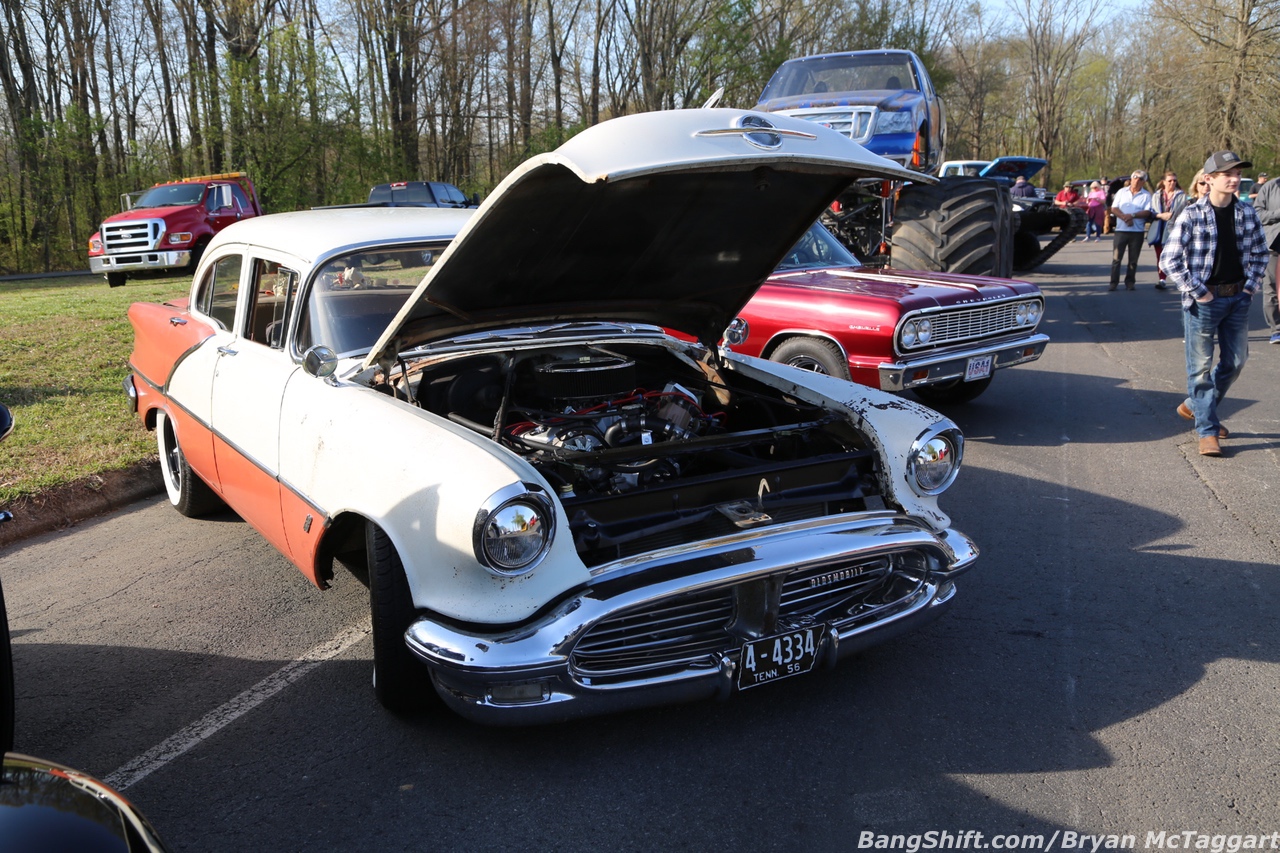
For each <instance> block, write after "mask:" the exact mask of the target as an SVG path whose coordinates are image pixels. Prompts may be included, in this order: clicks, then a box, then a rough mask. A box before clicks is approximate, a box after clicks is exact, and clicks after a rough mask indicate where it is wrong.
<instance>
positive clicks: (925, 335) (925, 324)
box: [917, 320, 933, 344]
mask: <svg viewBox="0 0 1280 853" xmlns="http://www.w3.org/2000/svg"><path fill="white" fill-rule="evenodd" d="M917 328H918V329H919V332H918V334H919V336H920V343H922V344H927V343H929V339H930V338H932V337H933V324H932V323H930V322H929V321H928V320H921V321H920V322H919V324H918V326H917Z"/></svg>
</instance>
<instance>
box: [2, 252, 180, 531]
mask: <svg viewBox="0 0 1280 853" xmlns="http://www.w3.org/2000/svg"><path fill="white" fill-rule="evenodd" d="M190 283H191V279H190V278H189V277H187V278H183V277H181V276H176V277H169V278H144V279H132V278H131V279H129V283H128V284H127V285H126V286H124V287H117V288H109V287H107V285H106V282H105V281H103V280H102V278H101V277H98V276H89V275H85V276H77V277H72V278H51V279H27V280H21V281H0V402H2V403H4V404H6V405H7V406H8V407H9V408H10V409H11V410H12V411H13V417H14V420H15V422H16V424H17V425H16V427H15V428H14V431H13V434H12V435H10V436H9V438H8V439H7V440H6V441H5V442H4V443H3V444H0V506H3V505H5V504H8V503H10V502H12V501H14V500H15V499H18V498H22V497H30V496H32V495H36V494H39V493H40V492H42V491H45V490H48V489H50V488H53V487H56V486H60V485H65V484H67V483H71V482H74V481H77V480H83V479H86V478H89V477H92V476H93V475H95V474H101V473H103V472H106V471H112V470H117V469H121V468H126V467H128V466H130V465H132V464H134V463H137V462H141V461H144V460H147V459H151V458H155V454H156V448H155V441H154V438H153V436H152V435H151V433H149V432H147V430H146V429H145V428H144V427H143V426H142V424H141V422H140V421H139V420H138V418H137V417H136V416H134V415H133V413H131V412H130V411H129V406H128V398H127V397H126V396H125V393H124V389H123V384H122V383H123V381H124V377H125V375H126V374H127V373H128V372H129V367H128V365H129V353H130V351H131V350H132V348H133V329H132V327H130V325H129V319H128V317H127V316H126V312H127V311H128V309H129V305H130V303H133V302H163V301H164V300H166V299H172V298H174V297H178V296H184V295H186V293H187V291H188V290H189V288H190Z"/></svg>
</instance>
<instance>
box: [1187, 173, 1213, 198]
mask: <svg viewBox="0 0 1280 853" xmlns="http://www.w3.org/2000/svg"><path fill="white" fill-rule="evenodd" d="M1208 191H1209V179H1208V178H1207V177H1205V174H1204V169H1199V170H1197V171H1196V176H1195V177H1194V178H1192V179H1191V189H1189V190H1187V204H1191V203H1192V202H1194V201H1198V200H1199V199H1200V196H1202V195H1204V194H1205V193H1207V192H1208Z"/></svg>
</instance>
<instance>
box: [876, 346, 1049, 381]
mask: <svg viewBox="0 0 1280 853" xmlns="http://www.w3.org/2000/svg"><path fill="white" fill-rule="evenodd" d="M1048 343H1049V336H1048V335H1042V334H1035V335H1030V336H1029V337H1025V338H1019V339H1018V340H1016V341H1002V342H1000V343H997V344H990V345H988V346H981V347H973V348H971V349H963V350H947V351H946V352H929V353H921V354H920V355H919V356H907V357H905V358H902V359H899V360H898V361H895V362H887V363H882V364H881V365H880V366H879V370H880V390H882V391H904V390H906V389H908V388H918V387H920V386H921V385H936V384H938V383H940V382H950V381H952V380H953V379H963V378H964V375H965V369H966V368H967V367H968V364H969V360H970V359H972V358H979V357H982V356H985V355H991V356H993V358H992V360H991V370H992V371H993V372H994V371H996V370H999V369H1001V368H1004V367H1013V366H1014V365H1015V364H1025V363H1026V362H1028V361H1035V360H1036V359H1037V358H1039V357H1040V356H1041V355H1043V354H1044V348H1045V346H1046V345H1047V344H1048Z"/></svg>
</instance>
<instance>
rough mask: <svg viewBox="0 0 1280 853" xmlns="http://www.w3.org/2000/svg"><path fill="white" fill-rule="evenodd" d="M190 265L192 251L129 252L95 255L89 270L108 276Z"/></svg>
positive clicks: (90, 261)
mask: <svg viewBox="0 0 1280 853" xmlns="http://www.w3.org/2000/svg"><path fill="white" fill-rule="evenodd" d="M190 263H191V251H190V250H185V251H181V252H129V253H127V254H119V255H95V256H94V257H91V258H89V270H90V271H91V272H95V273H100V274H102V275H106V274H107V273H109V272H131V271H136V270H164V269H173V268H175V267H185V266H187V265H188V264H190Z"/></svg>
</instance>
